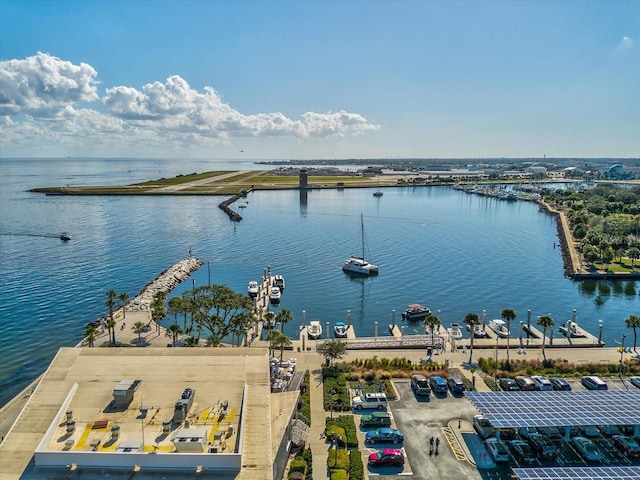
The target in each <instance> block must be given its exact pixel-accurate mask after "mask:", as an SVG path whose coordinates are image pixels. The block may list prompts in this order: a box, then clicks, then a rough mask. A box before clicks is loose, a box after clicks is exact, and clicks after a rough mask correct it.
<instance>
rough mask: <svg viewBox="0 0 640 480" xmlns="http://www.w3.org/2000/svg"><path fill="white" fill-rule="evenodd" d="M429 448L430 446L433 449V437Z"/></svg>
mask: <svg viewBox="0 0 640 480" xmlns="http://www.w3.org/2000/svg"><path fill="white" fill-rule="evenodd" d="M429 446H430V447H431V448H433V437H431V438H430V439H429Z"/></svg>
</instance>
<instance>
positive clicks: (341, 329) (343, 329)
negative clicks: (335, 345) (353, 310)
mask: <svg viewBox="0 0 640 480" xmlns="http://www.w3.org/2000/svg"><path fill="white" fill-rule="evenodd" d="M348 328H349V327H347V325H346V324H345V323H344V322H336V324H335V325H334V326H333V333H334V334H335V336H336V338H345V337H346V336H347V329H348Z"/></svg>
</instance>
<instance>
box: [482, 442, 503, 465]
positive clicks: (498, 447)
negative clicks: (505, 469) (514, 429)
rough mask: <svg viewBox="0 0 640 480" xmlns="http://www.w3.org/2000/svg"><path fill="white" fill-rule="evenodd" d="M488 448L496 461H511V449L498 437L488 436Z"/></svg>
mask: <svg viewBox="0 0 640 480" xmlns="http://www.w3.org/2000/svg"><path fill="white" fill-rule="evenodd" d="M486 443H487V450H489V453H490V454H491V456H492V457H493V460H494V461H495V462H496V463H507V462H508V461H509V450H508V449H507V446H506V445H505V444H504V443H502V442H501V441H500V440H498V439H497V438H487V441H486Z"/></svg>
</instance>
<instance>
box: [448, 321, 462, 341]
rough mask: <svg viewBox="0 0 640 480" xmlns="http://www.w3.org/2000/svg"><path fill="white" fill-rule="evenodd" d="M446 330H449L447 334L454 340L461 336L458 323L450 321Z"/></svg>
mask: <svg viewBox="0 0 640 480" xmlns="http://www.w3.org/2000/svg"><path fill="white" fill-rule="evenodd" d="M447 331H448V332H449V336H450V337H451V338H453V339H454V340H460V339H461V338H462V330H460V324H458V323H452V324H451V326H450V327H449V328H448V330H447Z"/></svg>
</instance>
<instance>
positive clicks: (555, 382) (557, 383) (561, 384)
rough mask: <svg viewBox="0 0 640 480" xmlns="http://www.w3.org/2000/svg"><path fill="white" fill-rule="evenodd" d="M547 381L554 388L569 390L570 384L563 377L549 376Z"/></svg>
mask: <svg viewBox="0 0 640 480" xmlns="http://www.w3.org/2000/svg"><path fill="white" fill-rule="evenodd" d="M549 381H550V382H551V385H552V386H553V389H554V390H571V384H570V383H569V382H567V381H566V380H565V379H564V378H560V377H549Z"/></svg>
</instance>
